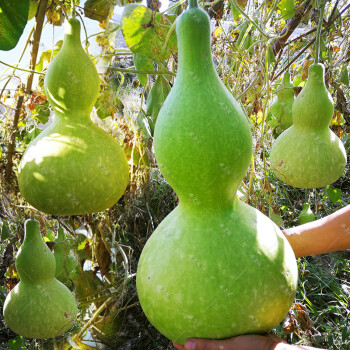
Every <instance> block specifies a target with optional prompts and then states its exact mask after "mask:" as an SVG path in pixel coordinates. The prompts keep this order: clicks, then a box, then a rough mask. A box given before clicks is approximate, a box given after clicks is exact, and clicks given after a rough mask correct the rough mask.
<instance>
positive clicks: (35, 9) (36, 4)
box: [28, 0, 39, 21]
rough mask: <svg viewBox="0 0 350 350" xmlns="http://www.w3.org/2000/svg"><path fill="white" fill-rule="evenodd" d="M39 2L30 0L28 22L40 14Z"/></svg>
mask: <svg viewBox="0 0 350 350" xmlns="http://www.w3.org/2000/svg"><path fill="white" fill-rule="evenodd" d="M38 7H39V0H30V4H29V13H28V21H29V20H31V19H32V18H33V17H34V16H35V15H36V13H37V12H38Z"/></svg>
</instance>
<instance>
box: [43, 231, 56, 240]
mask: <svg viewBox="0 0 350 350" xmlns="http://www.w3.org/2000/svg"><path fill="white" fill-rule="evenodd" d="M45 237H46V238H47V239H48V240H49V241H50V242H53V241H54V240H55V238H56V237H55V233H54V232H53V231H51V230H47V231H46V236H45Z"/></svg>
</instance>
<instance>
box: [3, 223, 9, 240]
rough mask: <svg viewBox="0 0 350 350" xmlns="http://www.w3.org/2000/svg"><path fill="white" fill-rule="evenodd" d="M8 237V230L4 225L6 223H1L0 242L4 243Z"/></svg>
mask: <svg viewBox="0 0 350 350" xmlns="http://www.w3.org/2000/svg"><path fill="white" fill-rule="evenodd" d="M9 237H10V230H9V228H8V226H7V224H6V222H3V223H2V228H1V240H2V241H4V240H5V239H6V238H9Z"/></svg>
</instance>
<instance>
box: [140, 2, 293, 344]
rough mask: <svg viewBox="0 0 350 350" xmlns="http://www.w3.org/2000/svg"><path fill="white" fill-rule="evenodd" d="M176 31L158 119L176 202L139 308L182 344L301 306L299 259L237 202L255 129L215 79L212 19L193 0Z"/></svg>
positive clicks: (244, 329)
mask: <svg viewBox="0 0 350 350" xmlns="http://www.w3.org/2000/svg"><path fill="white" fill-rule="evenodd" d="M176 33H177V38H178V51H179V56H178V58H179V63H178V73H177V77H176V80H175V84H174V86H173V88H172V89H171V92H170V93H169V95H168V97H167V99H166V101H165V102H164V104H163V106H162V108H161V110H160V112H159V116H158V119H157V123H156V126H155V136H154V149H155V155H156V159H157V162H158V166H159V169H160V171H161V173H162V174H163V175H164V177H165V179H166V180H167V181H168V183H169V184H170V185H171V187H172V188H173V189H174V190H175V191H176V193H177V195H178V198H179V205H178V206H177V207H176V208H175V209H174V210H173V211H172V212H171V213H170V214H169V215H168V216H167V217H166V218H165V219H164V220H163V221H162V222H161V224H160V225H159V226H158V227H157V229H156V230H155V232H154V233H153V234H152V236H151V237H150V239H149V240H148V241H147V243H146V245H145V247H144V249H143V252H142V254H141V257H140V260H139V264H138V270H137V280H136V284H137V290H138V295H139V299H140V303H141V306H142V308H143V311H144V312H145V314H146V316H147V317H148V319H149V320H150V322H151V323H153V325H154V326H155V327H156V328H157V329H158V330H159V331H160V332H161V333H163V334H164V335H165V336H167V337H168V338H169V339H171V340H173V341H176V342H177V343H180V344H183V343H184V342H185V340H186V339H187V338H188V337H199V338H215V339H218V338H227V337H231V336H234V335H237V334H242V333H264V332H266V331H268V330H270V329H272V328H273V327H274V326H275V325H276V324H277V323H279V322H280V321H281V320H282V319H283V317H284V316H285V315H286V314H287V312H288V310H289V308H290V306H291V304H292V302H293V300H294V296H295V292H296V287H297V266H296V261H295V256H294V253H293V251H292V249H291V247H290V245H289V243H288V242H287V240H286V239H285V238H284V236H283V234H282V233H281V231H280V230H279V228H278V227H277V226H276V225H275V224H274V223H273V222H272V221H271V220H270V219H269V218H267V217H266V216H265V215H263V214H262V213H261V212H259V211H258V210H256V209H255V208H252V207H250V206H249V205H247V204H245V203H243V202H241V201H239V200H238V199H237V198H236V195H235V194H236V191H237V188H238V186H239V184H240V183H241V180H242V178H243V176H244V174H245V172H246V171H247V168H248V165H249V162H250V159H251V155H252V136H251V131H250V126H249V123H248V121H247V118H246V116H245V114H244V111H243V110H242V108H241V107H240V105H239V104H238V103H237V101H236V100H235V99H234V98H233V97H232V95H231V93H230V92H229V91H228V90H227V89H226V87H225V86H224V84H223V83H222V82H221V81H220V79H219V77H218V75H217V73H216V70H215V67H214V65H213V61H212V56H211V49H210V25H209V17H208V15H207V14H206V13H205V12H204V11H203V10H201V9H199V8H198V6H197V1H196V0H190V3H189V9H188V10H187V11H186V12H184V13H183V14H182V15H181V16H180V17H179V18H178V20H177V23H176Z"/></svg>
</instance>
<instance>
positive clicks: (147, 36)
mask: <svg viewBox="0 0 350 350" xmlns="http://www.w3.org/2000/svg"><path fill="white" fill-rule="evenodd" d="M175 17H176V16H172V15H170V16H164V15H162V14H160V13H159V12H153V11H151V10H150V9H148V8H147V7H145V6H141V5H137V4H129V5H127V6H125V9H124V11H123V14H122V19H121V28H122V32H123V36H124V40H125V42H126V44H127V45H128V47H129V48H130V50H131V51H132V52H134V53H143V54H144V55H146V56H148V57H150V58H151V59H153V60H158V61H165V60H167V59H168V58H169V57H170V55H171V54H172V53H176V52H177V42H176V34H175V31H174V30H173V32H172V33H171V34H170V37H169V38H168V39H169V40H168V42H167V44H166V45H165V47H164V48H163V46H164V44H165V42H166V39H167V36H168V32H169V29H170V25H171V24H172V23H173V22H174V20H175ZM169 23H170V24H169Z"/></svg>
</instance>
